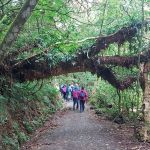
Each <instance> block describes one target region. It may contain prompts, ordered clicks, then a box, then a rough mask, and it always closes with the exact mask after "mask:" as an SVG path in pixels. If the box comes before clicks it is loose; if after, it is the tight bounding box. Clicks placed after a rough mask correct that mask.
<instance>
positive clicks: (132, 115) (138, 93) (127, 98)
mask: <svg viewBox="0 0 150 150" xmlns="http://www.w3.org/2000/svg"><path fill="white" fill-rule="evenodd" d="M97 82H98V83H97V86H96V88H95V90H94V93H93V95H92V96H91V98H90V104H91V105H93V106H94V109H95V113H96V114H98V115H103V116H106V117H107V118H108V119H110V120H114V121H115V122H116V123H119V124H120V123H125V122H133V123H135V122H136V121H138V120H140V119H142V118H141V116H142V115H141V114H142V90H139V89H138V88H137V87H138V85H137V83H136V84H135V85H134V86H132V87H130V88H129V89H127V90H125V91H119V90H116V89H115V88H114V87H112V86H111V85H108V84H107V83H106V82H105V81H103V80H100V79H99V80H98V81H97ZM135 119H136V120H135Z"/></svg>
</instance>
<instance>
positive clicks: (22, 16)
mask: <svg viewBox="0 0 150 150" xmlns="http://www.w3.org/2000/svg"><path fill="white" fill-rule="evenodd" d="M37 2H38V0H27V1H26V2H25V4H24V5H23V7H22V9H21V10H20V12H19V14H18V16H17V17H16V19H15V21H14V22H13V23H12V25H11V27H10V29H9V30H8V32H7V34H6V36H5V38H4V39H3V41H2V43H1V44H0V62H2V61H3V60H4V56H6V55H7V54H8V52H9V51H8V49H9V48H10V47H11V45H12V44H13V42H14V41H15V40H16V39H17V37H18V35H19V33H20V31H21V29H22V28H23V25H24V24H25V23H26V21H27V19H28V18H29V16H30V15H31V13H32V10H33V9H34V7H35V6H36V4H37Z"/></svg>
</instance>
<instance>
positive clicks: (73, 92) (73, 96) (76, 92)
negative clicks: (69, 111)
mask: <svg viewBox="0 0 150 150" xmlns="http://www.w3.org/2000/svg"><path fill="white" fill-rule="evenodd" d="M78 94H79V90H78V89H77V88H74V89H73V91H72V98H73V110H75V106H76V105H77V106H76V109H78V108H79V102H78Z"/></svg>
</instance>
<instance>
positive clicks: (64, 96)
mask: <svg viewBox="0 0 150 150" xmlns="http://www.w3.org/2000/svg"><path fill="white" fill-rule="evenodd" d="M62 92H63V98H64V100H66V92H67V86H66V85H64V86H63V88H62Z"/></svg>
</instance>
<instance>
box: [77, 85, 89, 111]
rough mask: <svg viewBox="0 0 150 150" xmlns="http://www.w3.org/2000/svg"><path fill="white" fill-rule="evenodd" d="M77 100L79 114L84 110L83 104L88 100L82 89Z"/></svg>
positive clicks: (85, 92)
mask: <svg viewBox="0 0 150 150" xmlns="http://www.w3.org/2000/svg"><path fill="white" fill-rule="evenodd" d="M78 98H79V101H80V112H83V111H84V109H85V102H87V100H88V93H87V91H86V90H85V89H84V87H82V88H81V90H80V92H79V96H78Z"/></svg>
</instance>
